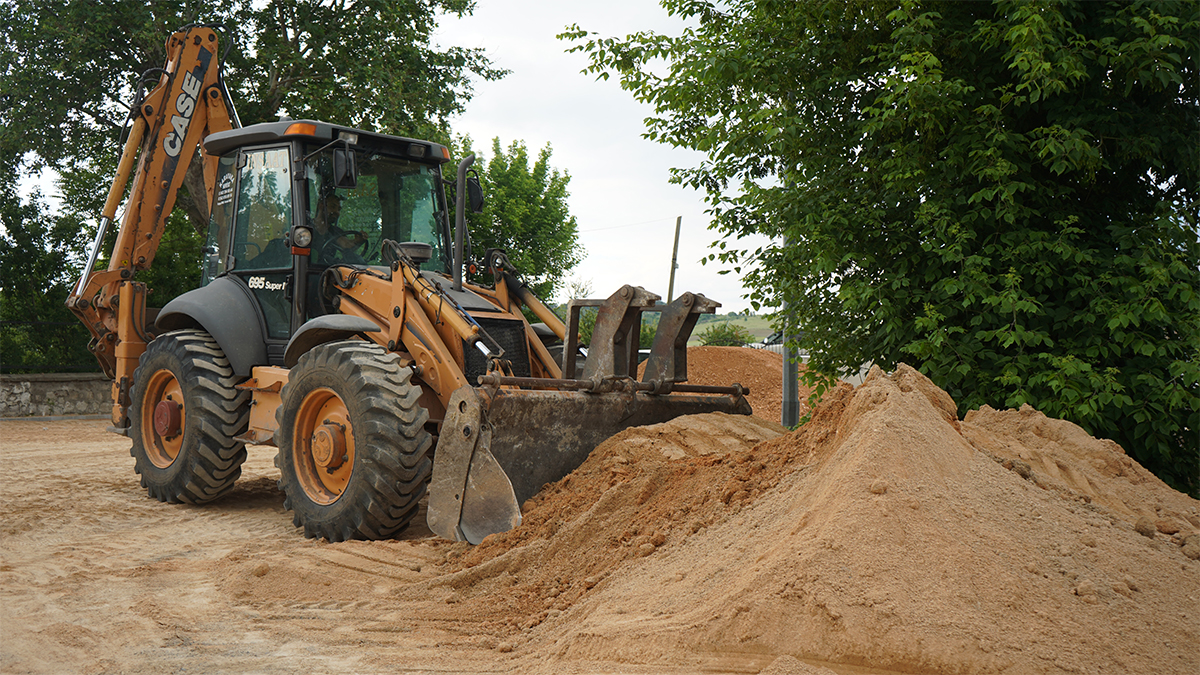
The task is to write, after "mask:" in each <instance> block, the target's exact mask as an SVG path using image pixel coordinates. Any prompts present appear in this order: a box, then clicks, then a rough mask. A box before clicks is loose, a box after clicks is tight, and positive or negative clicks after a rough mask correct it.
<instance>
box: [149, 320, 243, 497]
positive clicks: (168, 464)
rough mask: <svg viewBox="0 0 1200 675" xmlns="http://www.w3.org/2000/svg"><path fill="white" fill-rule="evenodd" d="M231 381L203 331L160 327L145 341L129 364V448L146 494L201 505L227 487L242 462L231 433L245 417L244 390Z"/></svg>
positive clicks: (238, 445)
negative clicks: (134, 365)
mask: <svg viewBox="0 0 1200 675" xmlns="http://www.w3.org/2000/svg"><path fill="white" fill-rule="evenodd" d="M237 381H238V378H237V377H236V376H235V375H234V374H233V369H232V368H231V367H230V365H229V360H228V359H227V358H225V353H224V352H223V351H221V347H220V345H218V344H217V342H216V340H214V339H213V338H212V336H211V335H209V334H208V333H206V332H204V331H201V330H178V331H173V332H170V333H165V334H163V335H160V336H159V337H157V338H156V339H155V340H153V341H152V342H151V343H150V344H149V345H148V346H147V347H146V351H145V352H144V353H143V354H142V356H141V359H140V360H139V362H138V367H137V369H136V370H134V371H133V385H132V387H131V390H130V399H131V401H130V405H129V419H130V430H129V436H130V438H131V439H132V440H133V447H132V448H131V449H130V451H129V454H131V455H132V456H133V459H134V470H135V471H137V472H138V473H139V474H141V476H142V487H144V488H146V491H147V492H148V493H149V494H150V496H151V497H154V498H155V499H157V500H159V501H163V502H170V503H173V504H177V503H180V502H184V503H187V504H204V503H206V502H211V501H213V500H214V499H216V498H218V497H220V496H221V495H223V494H225V493H226V492H227V491H229V489H230V488H232V487H233V484H234V482H235V481H236V480H237V479H238V477H239V476H240V475H241V473H242V462H244V461H246V447H245V443H243V442H241V441H236V440H234V437H235V436H237V435H239V434H241V433H244V432H245V431H246V428H247V425H248V424H249V421H250V393H249V392H246V391H240V390H238V389H235V388H234V385H235V384H237Z"/></svg>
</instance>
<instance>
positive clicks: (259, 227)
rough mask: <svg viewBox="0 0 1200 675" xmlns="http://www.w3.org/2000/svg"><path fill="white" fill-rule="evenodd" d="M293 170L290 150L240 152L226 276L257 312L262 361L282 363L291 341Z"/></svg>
mask: <svg viewBox="0 0 1200 675" xmlns="http://www.w3.org/2000/svg"><path fill="white" fill-rule="evenodd" d="M291 167H292V164H291V152H290V147H289V146H279V147H269V148H255V149H250V150H242V151H241V153H240V157H239V159H238V169H237V198H236V202H235V203H236V212H235V213H234V218H233V232H232V238H231V241H230V244H229V256H230V257H231V258H232V260H233V265H232V266H231V267H232V269H229V270H228V271H229V273H230V274H232V275H234V276H237V277H239V278H241V279H242V280H243V281H244V282H245V283H246V286H247V287H248V288H249V289H250V291H251V292H252V293H253V294H254V297H255V298H256V299H257V300H258V304H259V307H260V308H261V309H262V314H263V319H264V321H265V323H266V329H267V330H266V335H267V359H268V360H269V361H270V362H271V363H273V364H281V363H282V362H283V352H284V349H285V347H286V345H287V340H288V338H289V337H290V336H291V314H292V253H291V247H290V245H289V243H288V233H289V231H290V230H291V226H292V175H291V174H292V168H291Z"/></svg>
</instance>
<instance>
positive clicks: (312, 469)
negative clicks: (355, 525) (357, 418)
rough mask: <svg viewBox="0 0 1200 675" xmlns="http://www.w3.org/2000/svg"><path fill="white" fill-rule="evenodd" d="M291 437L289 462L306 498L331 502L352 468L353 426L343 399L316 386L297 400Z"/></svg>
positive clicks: (341, 490)
mask: <svg viewBox="0 0 1200 675" xmlns="http://www.w3.org/2000/svg"><path fill="white" fill-rule="evenodd" d="M295 424H296V426H295V428H294V429H293V434H292V438H293V439H294V441H293V442H292V465H293V466H294V467H296V477H297V478H298V479H299V481H300V487H301V488H303V489H304V493H305V494H306V495H308V498H309V499H311V500H312V501H314V502H316V503H317V504H332V503H334V502H336V501H337V500H338V499H339V498H340V497H341V496H342V493H343V492H345V491H346V485H347V484H348V483H349V482H350V474H352V473H353V472H354V429H353V428H352V427H351V425H350V413H349V411H348V410H347V409H346V403H345V402H344V401H342V399H341V397H339V396H338V395H337V394H336V393H334V391H333V390H332V389H325V388H321V389H316V390H313V391H311V392H309V393H308V395H307V396H305V397H304V400H303V401H301V403H300V410H299V412H298V413H297V415H296V423H295Z"/></svg>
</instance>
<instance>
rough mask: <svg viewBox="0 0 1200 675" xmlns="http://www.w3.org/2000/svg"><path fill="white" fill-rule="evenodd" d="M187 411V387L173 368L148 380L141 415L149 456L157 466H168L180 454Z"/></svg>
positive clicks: (155, 374) (156, 373)
mask: <svg viewBox="0 0 1200 675" xmlns="http://www.w3.org/2000/svg"><path fill="white" fill-rule="evenodd" d="M186 414H187V411H186V410H185V408H184V404H183V388H182V387H180V386H179V380H177V379H175V374H174V373H172V372H171V371H169V370H159V371H155V373H154V374H153V375H151V376H150V381H149V382H147V383H146V393H145V395H144V396H143V397H142V414H141V430H142V439H143V441H144V442H145V446H146V456H147V457H149V459H150V462H151V463H152V464H154V466H157V467H158V468H160V469H165V468H167V467H169V466H171V464H172V463H174V462H175V458H176V457H179V449H180V448H182V447H183V430H184V428H185V426H184V422H185V418H186Z"/></svg>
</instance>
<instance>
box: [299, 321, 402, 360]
mask: <svg viewBox="0 0 1200 675" xmlns="http://www.w3.org/2000/svg"><path fill="white" fill-rule="evenodd" d="M381 330H383V329H382V328H380V327H379V324H377V323H375V322H374V321H371V320H370V319H364V318H362V317H358V316H348V315H346V314H326V315H325V316H318V317H317V318H315V319H312V320H311V321H307V322H305V324H304V325H303V326H300V330H298V331H296V334H295V335H293V336H292V339H291V340H288V344H287V350H286V351H284V353H283V365H284V366H285V367H287V368H291V367H292V366H294V365H296V362H297V361H299V360H300V357H301V356H302V355H303V354H304V352H307V351H308V350H310V349H312V348H313V347H316V346H317V345H323V344H325V343H326V342H333V341H335V340H345V339H346V338H350V337H354V336H355V335H358V334H359V333H377V332H379V331H381Z"/></svg>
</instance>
